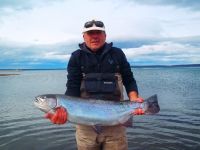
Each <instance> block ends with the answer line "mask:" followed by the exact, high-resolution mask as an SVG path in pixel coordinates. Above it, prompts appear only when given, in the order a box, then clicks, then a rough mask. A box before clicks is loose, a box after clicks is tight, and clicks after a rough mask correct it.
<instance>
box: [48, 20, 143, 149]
mask: <svg viewBox="0 0 200 150" xmlns="http://www.w3.org/2000/svg"><path fill="white" fill-rule="evenodd" d="M83 39H84V42H83V43H82V44H80V45H79V47H80V49H78V50H76V51H75V52H73V53H72V55H71V58H70V60H69V63H68V67H67V71H68V76H67V77H68V81H67V84H66V85H67V91H66V93H65V94H66V95H70V96H77V97H82V98H85V99H86V100H87V98H94V99H103V100H111V101H120V100H123V85H124V86H125V88H126V92H127V94H128V96H129V99H130V100H131V101H136V102H143V99H142V98H140V97H139V96H138V89H137V84H136V81H135V79H134V77H133V74H132V72H131V68H130V65H129V63H128V62H127V59H126V56H125V55H124V53H123V51H122V50H121V49H119V48H116V47H113V46H112V43H109V44H108V43H106V32H105V26H104V23H103V22H102V21H96V20H92V21H88V22H86V23H85V25H84V29H83ZM142 113H143V112H142V111H138V112H135V114H138V115H140V114H142ZM47 118H49V119H50V120H51V121H52V122H53V123H55V124H63V123H65V122H66V121H67V117H66V111H65V109H64V108H60V109H58V110H57V112H56V113H55V114H47ZM76 141H77V147H78V149H79V150H100V149H103V150H111V149H112V150H126V149H128V146H127V139H126V128H125V127H124V126H122V125H116V126H86V125H76Z"/></svg>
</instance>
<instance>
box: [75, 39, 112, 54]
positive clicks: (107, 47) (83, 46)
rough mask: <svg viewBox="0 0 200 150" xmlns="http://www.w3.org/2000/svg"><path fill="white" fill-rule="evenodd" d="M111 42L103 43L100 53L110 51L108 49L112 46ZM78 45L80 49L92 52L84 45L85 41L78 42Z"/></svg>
mask: <svg viewBox="0 0 200 150" xmlns="http://www.w3.org/2000/svg"><path fill="white" fill-rule="evenodd" d="M112 46H113V43H112V42H111V43H105V45H104V46H103V52H102V55H104V54H106V53H107V52H108V51H110V49H111V48H112ZM79 47H80V49H81V50H83V51H84V52H87V53H90V54H92V52H91V50H90V49H89V48H88V47H87V46H86V45H85V42H83V43H81V44H79Z"/></svg>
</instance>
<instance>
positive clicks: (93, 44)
mask: <svg viewBox="0 0 200 150" xmlns="http://www.w3.org/2000/svg"><path fill="white" fill-rule="evenodd" d="M83 39H84V41H85V43H86V45H87V47H89V48H90V49H91V50H92V51H94V52H96V51H98V49H99V48H101V47H102V46H103V45H104V43H105V41H106V33H105V32H104V31H99V30H92V31H88V32H85V33H83Z"/></svg>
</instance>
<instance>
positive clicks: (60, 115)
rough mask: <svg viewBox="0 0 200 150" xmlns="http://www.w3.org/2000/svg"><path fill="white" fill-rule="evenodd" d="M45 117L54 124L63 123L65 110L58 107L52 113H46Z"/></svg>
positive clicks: (65, 114) (65, 119)
mask: <svg viewBox="0 0 200 150" xmlns="http://www.w3.org/2000/svg"><path fill="white" fill-rule="evenodd" d="M45 118H47V119H49V120H50V121H51V122H52V123H54V124H65V123H66V122H67V111H66V109H65V108H63V107H59V108H57V109H56V112H55V113H54V114H52V113H47V114H46V115H45Z"/></svg>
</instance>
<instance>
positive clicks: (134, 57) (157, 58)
mask: <svg viewBox="0 0 200 150" xmlns="http://www.w3.org/2000/svg"><path fill="white" fill-rule="evenodd" d="M123 51H124V53H125V54H126V56H127V58H128V59H129V60H130V61H131V62H132V63H135V64H137V65H148V64H149V62H151V64H153V65H161V64H162V65H166V64H168V65H169V64H170V65H174V64H195V63H200V47H199V46H195V45H191V44H188V43H179V42H177V41H164V42H158V43H155V44H152V45H143V46H141V47H138V48H128V49H123ZM145 63H146V64H145Z"/></svg>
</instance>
